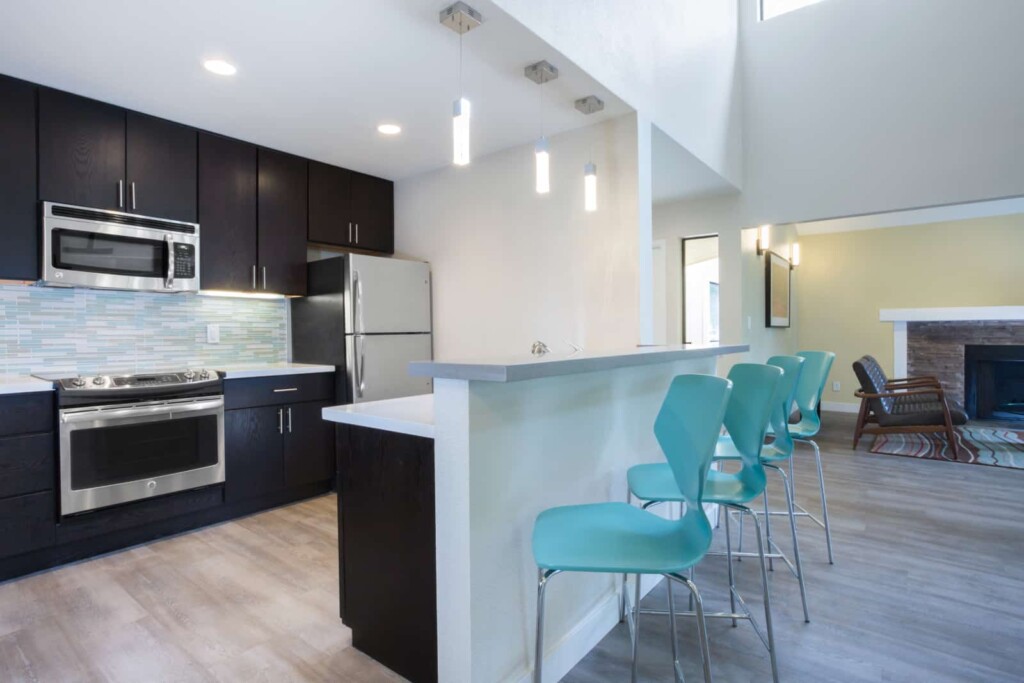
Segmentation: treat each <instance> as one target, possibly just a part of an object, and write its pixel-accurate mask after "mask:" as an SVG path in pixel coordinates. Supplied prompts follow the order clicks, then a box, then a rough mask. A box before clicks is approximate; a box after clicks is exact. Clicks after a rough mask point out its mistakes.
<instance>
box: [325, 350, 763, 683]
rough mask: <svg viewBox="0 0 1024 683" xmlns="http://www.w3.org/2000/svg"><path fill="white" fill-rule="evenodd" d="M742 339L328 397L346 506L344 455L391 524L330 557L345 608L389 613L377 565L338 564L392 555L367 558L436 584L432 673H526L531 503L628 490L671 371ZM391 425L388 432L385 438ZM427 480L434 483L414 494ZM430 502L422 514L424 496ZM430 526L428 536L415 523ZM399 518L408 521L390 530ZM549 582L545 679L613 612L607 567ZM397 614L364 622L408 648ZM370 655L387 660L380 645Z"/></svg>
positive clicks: (560, 359)
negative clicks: (408, 390)
mask: <svg viewBox="0 0 1024 683" xmlns="http://www.w3.org/2000/svg"><path fill="white" fill-rule="evenodd" d="M747 350H748V347H747V346H745V345H731V346H727V345H710V346H700V347H697V346H688V347H646V348H637V349H629V350H626V351H623V352H618V353H603V354H585V353H579V354H573V355H556V354H549V355H547V356H543V357H539V358H538V357H533V356H530V357H525V358H518V359H511V360H496V361H492V360H480V361H468V362H447V361H441V362H423V363H412V364H411V365H410V374H413V375H417V376H429V377H432V378H433V379H434V395H433V397H429V396H428V397H414V398H407V399H396V400H393V401H378V402H375V403H366V404H360V405H357V406H339V407H333V408H326V409H325V410H324V411H323V415H324V418H325V419H327V420H330V421H333V422H337V423H340V424H343V425H346V426H345V427H344V430H347V435H348V436H347V442H346V443H347V446H345V445H342V441H344V440H345V439H343V438H342V437H339V477H340V487H339V492H340V495H341V506H340V510H341V513H342V517H343V518H344V516H345V515H346V505H347V504H348V503H347V501H346V490H347V487H348V486H349V485H350V484H349V483H346V475H347V474H348V472H347V469H346V464H345V461H344V460H345V458H353V457H354V458H355V461H353V462H358V463H359V467H358V468H355V469H353V470H352V473H351V474H353V475H354V477H353V479H354V481H353V482H351V485H352V486H353V487H354V488H353V489H352V490H351V496H350V497H351V498H353V499H355V501H357V502H359V503H360V506H361V507H360V509H359V511H358V513H356V514H358V515H359V516H362V518H363V519H365V518H366V516H367V515H368V513H370V512H371V509H370V508H367V507H366V504H367V503H371V504H372V503H373V501H374V498H373V496H372V495H369V494H370V493H372V492H371V491H369V490H368V488H367V487H371V486H377V487H379V488H380V489H381V494H380V495H379V496H378V498H377V504H378V507H377V508H376V514H377V515H379V516H380V517H381V519H382V520H383V521H386V524H380V525H377V528H378V529H383V530H384V532H383V534H384V535H383V536H382V537H380V538H379V542H378V543H375V544H374V543H368V542H366V541H363V542H362V544H361V545H362V546H364V547H369V548H370V550H369V551H365V550H361V549H360V546H359V545H358V544H356V545H353V544H352V543H349V542H348V541H349V540H351V539H344V538H343V540H342V544H341V547H342V551H343V555H344V554H345V553H346V552H347V553H348V556H347V557H344V556H343V557H342V561H341V566H342V574H343V576H342V581H343V583H344V584H347V585H344V586H343V593H342V595H343V600H344V598H345V596H346V595H347V596H348V598H349V604H348V605H344V604H343V606H342V613H343V618H347V617H346V616H345V613H346V611H349V612H350V611H351V610H352V609H353V608H354V604H355V603H354V602H353V600H354V601H355V602H361V601H363V600H364V598H365V596H368V595H374V596H376V597H375V598H374V599H375V600H376V601H377V602H378V603H379V604H380V606H381V607H382V610H381V611H380V612H378V614H389V613H394V614H397V613H396V612H395V611H394V609H395V605H394V601H393V600H389V593H388V592H387V591H384V590H381V589H380V587H379V586H372V585H369V584H370V583H371V582H373V581H375V580H376V579H374V578H373V576H372V575H370V574H368V573H366V572H362V571H357V573H358V574H360V575H361V576H362V577H363V578H362V581H363V582H364V585H362V586H359V585H356V584H355V580H356V577H355V576H354V575H351V574H349V573H348V572H347V571H346V567H347V566H348V567H360V566H361V565H364V564H365V563H364V562H363V558H361V557H358V556H355V555H358V554H359V553H361V552H372V553H374V554H376V559H378V560H381V559H386V558H388V557H394V558H396V559H397V560H398V561H399V563H400V564H402V565H403V566H399V567H382V566H380V562H378V563H377V567H378V569H379V570H380V572H381V575H380V579H379V580H380V582H382V583H390V584H391V586H392V587H393V590H395V591H396V592H397V591H400V590H401V588H402V585H401V584H400V583H398V582H397V581H398V577H401V576H403V575H404V576H406V577H407V580H408V581H410V582H414V583H419V584H420V585H421V586H426V585H427V584H428V583H430V581H431V580H433V581H434V584H435V586H436V590H435V592H434V594H433V595H431V596H429V599H428V600H426V601H425V602H422V603H417V604H416V605H414V606H413V607H415V608H416V609H419V610H428V609H430V608H431V607H434V608H435V609H436V618H435V625H436V631H434V632H432V633H429V634H424V636H423V637H424V638H428V639H429V642H430V643H431V644H432V643H434V642H436V644H437V645H436V680H440V681H443V682H453V683H454V682H462V681H526V680H529V677H530V672H531V671H532V668H533V644H532V638H533V633H534V620H535V600H536V581H537V569H536V566H535V565H534V563H533V556H532V552H531V548H530V538H531V534H532V530H533V523H534V520H535V519H536V516H537V514H538V513H539V512H541V511H542V510H544V509H546V508H549V507H553V506H557V505H570V504H578V503H591V502H601V501H623V500H626V476H625V475H626V470H627V469H628V468H629V467H630V466H632V465H635V464H639V463H643V462H657V461H659V460H660V459H661V458H662V457H663V456H662V455H661V452H660V449H659V448H658V445H657V442H656V441H655V439H654V435H653V431H652V429H653V424H654V419H655V416H656V414H657V411H658V409H659V407H660V405H661V402H662V400H663V399H664V396H665V392H666V391H667V389H668V385H669V383H670V381H671V379H672V378H673V377H675V376H676V375H680V374H686V373H709V374H711V373H715V371H716V362H717V361H718V359H719V358H720V357H721V356H725V355H728V354H737V353H743V352H746V351H747ZM431 398H432V401H431ZM388 434H393V435H395V436H394V437H385V436H383V435H388ZM388 438H393V439H394V442H393V448H390V449H389V448H387V447H386V446H385V442H386V441H387V439H388ZM431 442H432V444H431ZM430 445H433V448H429V446H430ZM343 453H344V455H343ZM427 468H429V469H430V471H429V472H427V471H426V469H427ZM360 482H363V483H362V484H360ZM361 486H362V487H363V488H360V487H361ZM426 487H429V488H430V489H431V490H430V491H429V492H427V491H424V490H422V489H424V488H426ZM385 490H386V491H387V493H384V491H385ZM396 491H399V492H401V493H400V495H399V497H398V498H396V497H395V492H396ZM428 501H432V503H433V510H432V511H430V510H427V509H425V507H424V506H425V505H427V503H428ZM395 505H402V506H403V507H402V510H401V513H400V514H394V512H393V511H392V508H394V506H395ZM431 512H432V514H431ZM428 522H429V526H430V529H429V531H431V532H433V533H428V530H427V529H425V525H426V524H427V523H428ZM346 523H348V526H352V523H353V520H351V519H350V520H347V522H346V521H345V520H343V521H342V534H343V536H344V534H345V528H346V526H345V525H346ZM403 526H405V527H408V528H404V529H403V528H398V527H403ZM355 533H357V534H358V533H359V532H358V531H357V532H355ZM389 538H395V539H400V543H401V544H402V545H403V546H404V547H401V548H392V549H391V550H390V553H393V554H389V552H385V551H382V547H383V546H386V545H387V544H388V539H389ZM430 542H432V544H433V546H434V548H433V558H432V559H433V564H432V566H430V567H424V566H423V565H424V564H430V553H429V547H428V546H429V544H430ZM392 545H395V544H392ZM346 549H347V550H346ZM354 554H355V555H354ZM558 584H559V585H558V590H552V591H550V593H549V596H548V605H547V619H546V633H545V635H546V647H545V679H548V680H558V679H559V678H561V677H562V676H564V675H565V674H566V673H567V672H568V671H569V670H570V669H571V668H572V667H573V666H574V665H575V664H576V663H577V662H578V661H579V660H580V659H582V657H583V656H584V655H586V653H587V652H589V651H590V649H591V648H593V647H594V646H595V645H596V644H597V643H598V642H599V641H600V640H601V638H603V637H604V635H605V634H606V633H607V632H608V631H609V630H611V629H612V628H613V627H614V626H615V624H616V623H617V621H618V602H619V597H618V583H617V582H616V581H615V579H614V577H612V576H606V575H586V574H566V575H565V576H562V577H559V579H558ZM421 590H429V589H428V588H422V589H421ZM357 596H358V597H357ZM371 602H372V601H370V600H369V599H366V604H365V605H360V607H359V609H365V610H371V609H372V608H373V605H372V604H370V603H371ZM408 614H409V613H406V616H408ZM350 625H351V626H352V628H353V644H354V645H355V646H356V647H357V648H360V644H359V642H360V632H359V625H358V624H355V623H353V624H350ZM408 626H409V625H408V624H407V623H403V621H402V620H401V619H399V618H397V617H396V619H395V622H394V623H393V624H390V625H382V622H381V621H380V620H378V621H377V622H376V623H375V624H374V629H375V630H376V634H377V636H378V637H383V636H387V635H388V634H390V638H391V639H393V640H394V641H395V642H396V643H399V644H401V643H403V642H404V643H405V646H406V647H408V644H409V639H416V638H417V637H419V636H418V635H416V634H414V633H412V632H410V630H409V628H408ZM367 652H368V654H370V655H371V656H374V651H372V650H367ZM378 658H379V659H380V660H381V661H382V662H383V663H384V664H386V665H388V664H389V662H388V661H387V658H386V656H380V655H378ZM403 666H404V664H403ZM420 666H421V668H420V669H418V671H424V670H428V669H430V667H433V666H434V663H433V661H432V658H431V659H428V660H425V661H422V662H420ZM407 671H410V673H411V670H409V669H407ZM399 672H400V673H402V671H399ZM410 673H405V674H404V675H406V676H407V677H409V678H411V679H412V680H414V681H418V680H435V678H434V676H433V675H431V674H433V671H429V673H427V674H425V675H415V676H412V675H410Z"/></svg>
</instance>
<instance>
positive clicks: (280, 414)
mask: <svg viewBox="0 0 1024 683" xmlns="http://www.w3.org/2000/svg"><path fill="white" fill-rule="evenodd" d="M277 433H278V434H284V408H278V409H277Z"/></svg>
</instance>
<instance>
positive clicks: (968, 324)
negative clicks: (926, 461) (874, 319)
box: [879, 306, 1024, 404]
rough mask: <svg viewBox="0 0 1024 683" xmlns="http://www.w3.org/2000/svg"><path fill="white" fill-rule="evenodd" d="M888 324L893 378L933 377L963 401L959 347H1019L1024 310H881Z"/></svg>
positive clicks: (1023, 333) (1022, 339)
mask: <svg viewBox="0 0 1024 683" xmlns="http://www.w3.org/2000/svg"><path fill="white" fill-rule="evenodd" d="M879 319H880V320H881V321H883V322H892V323H893V359H894V362H893V366H894V367H893V374H894V376H896V377H907V376H917V375H934V376H935V377H938V378H939V379H940V380H941V381H942V384H943V386H944V387H945V388H946V391H947V394H948V396H949V397H950V398H951V399H953V400H955V401H957V402H958V403H961V404H962V403H963V402H964V346H966V345H968V344H971V345H975V344H978V345H981V344H988V345H1021V344H1024V306H990V307H963V308H918V309H883V310H882V311H880V315H879Z"/></svg>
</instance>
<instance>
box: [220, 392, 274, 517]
mask: <svg viewBox="0 0 1024 683" xmlns="http://www.w3.org/2000/svg"><path fill="white" fill-rule="evenodd" d="M282 410H283V409H281V408H274V407H265V408H244V409H242V410H228V411H225V413H224V441H225V445H224V449H225V451H226V452H225V457H226V463H225V478H226V480H227V481H226V482H225V500H226V501H227V502H229V503H234V502H237V501H240V500H245V499H246V498H254V497H256V496H260V495H263V494H266V493H270V492H271V491H274V490H275V489H278V488H281V487H282V486H284V457H283V453H282V451H281V431H280V429H281V424H282V422H283V416H282V413H281V411H282Z"/></svg>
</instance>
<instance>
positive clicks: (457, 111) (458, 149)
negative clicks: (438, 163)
mask: <svg viewBox="0 0 1024 683" xmlns="http://www.w3.org/2000/svg"><path fill="white" fill-rule="evenodd" d="M469 113H470V105H469V100H467V99H466V98H465V97H460V98H459V99H457V100H455V104H454V106H453V107H452V147H453V149H452V163H453V164H455V165H456V166H465V165H466V164H468V163H469Z"/></svg>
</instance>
